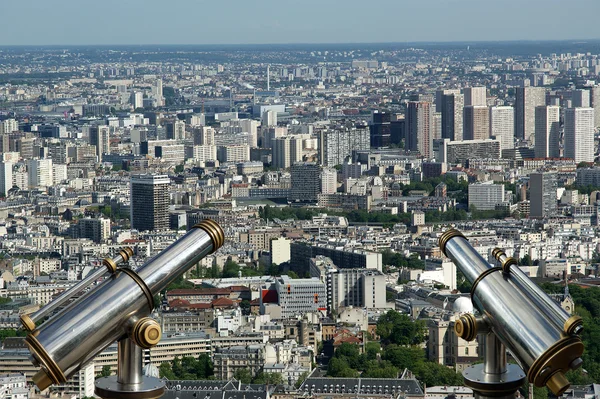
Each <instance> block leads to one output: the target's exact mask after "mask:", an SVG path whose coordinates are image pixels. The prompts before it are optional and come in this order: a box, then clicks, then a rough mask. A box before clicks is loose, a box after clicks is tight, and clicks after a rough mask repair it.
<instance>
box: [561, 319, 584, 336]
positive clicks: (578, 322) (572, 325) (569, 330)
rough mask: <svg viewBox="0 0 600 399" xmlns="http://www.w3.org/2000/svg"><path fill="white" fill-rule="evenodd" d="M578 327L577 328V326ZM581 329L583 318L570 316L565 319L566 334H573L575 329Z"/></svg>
mask: <svg viewBox="0 0 600 399" xmlns="http://www.w3.org/2000/svg"><path fill="white" fill-rule="evenodd" d="M578 327H579V328H578ZM582 329H583V319H582V318H581V317H579V316H571V317H569V318H568V319H567V321H565V326H564V332H565V334H568V335H573V334H575V330H579V331H578V332H577V333H580V332H581V330H582Z"/></svg>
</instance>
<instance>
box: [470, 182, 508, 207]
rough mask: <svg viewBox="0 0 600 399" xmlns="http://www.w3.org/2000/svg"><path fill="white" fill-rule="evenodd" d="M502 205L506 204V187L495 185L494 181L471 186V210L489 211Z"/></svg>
mask: <svg viewBox="0 0 600 399" xmlns="http://www.w3.org/2000/svg"><path fill="white" fill-rule="evenodd" d="M502 204H504V185H502V184H493V182H492V181H487V182H485V183H473V184H469V208H471V207H474V208H475V209H477V210H480V211H489V210H493V209H496V206H497V205H502Z"/></svg>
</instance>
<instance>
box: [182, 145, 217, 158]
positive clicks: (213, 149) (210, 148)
mask: <svg viewBox="0 0 600 399" xmlns="http://www.w3.org/2000/svg"><path fill="white" fill-rule="evenodd" d="M188 148H189V147H188ZM191 149H192V150H191V154H188V155H191V156H189V158H192V159H194V161H198V162H206V161H216V160H217V146H216V145H195V146H193V147H191Z"/></svg>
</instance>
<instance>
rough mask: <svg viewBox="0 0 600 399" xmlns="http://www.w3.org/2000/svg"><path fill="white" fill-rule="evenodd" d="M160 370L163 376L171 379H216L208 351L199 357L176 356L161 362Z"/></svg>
mask: <svg viewBox="0 0 600 399" xmlns="http://www.w3.org/2000/svg"><path fill="white" fill-rule="evenodd" d="M158 371H159V372H160V377H161V378H167V379H169V380H210V379H215V377H214V367H213V363H212V361H211V360H210V355H209V354H207V353H203V354H202V355H200V356H199V357H198V358H197V359H196V358H194V357H191V356H184V357H182V358H179V357H178V356H175V359H173V361H172V362H163V363H161V365H160V367H159V368H158Z"/></svg>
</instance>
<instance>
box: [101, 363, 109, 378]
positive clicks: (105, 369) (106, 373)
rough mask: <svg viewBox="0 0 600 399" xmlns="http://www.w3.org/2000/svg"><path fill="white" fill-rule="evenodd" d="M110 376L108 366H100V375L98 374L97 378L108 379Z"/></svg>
mask: <svg viewBox="0 0 600 399" xmlns="http://www.w3.org/2000/svg"><path fill="white" fill-rule="evenodd" d="M111 374H112V372H111V371H110V366H108V365H107V366H102V370H100V374H98V378H103V377H109V376H110V375H111Z"/></svg>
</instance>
